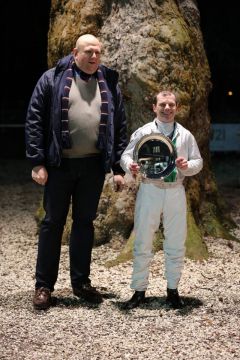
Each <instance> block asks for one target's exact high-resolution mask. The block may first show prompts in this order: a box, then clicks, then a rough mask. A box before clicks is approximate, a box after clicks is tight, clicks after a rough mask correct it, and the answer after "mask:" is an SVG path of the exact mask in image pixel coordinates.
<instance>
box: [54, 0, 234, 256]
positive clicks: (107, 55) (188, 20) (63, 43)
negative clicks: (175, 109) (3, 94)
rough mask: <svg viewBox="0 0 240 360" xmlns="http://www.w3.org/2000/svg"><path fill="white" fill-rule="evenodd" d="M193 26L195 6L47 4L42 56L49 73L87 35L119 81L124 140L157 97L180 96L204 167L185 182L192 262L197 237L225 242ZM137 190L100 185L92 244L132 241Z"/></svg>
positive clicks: (152, 1) (182, 118)
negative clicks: (171, 93) (162, 93)
mask: <svg viewBox="0 0 240 360" xmlns="http://www.w3.org/2000/svg"><path fill="white" fill-rule="evenodd" d="M199 21H200V15H199V11H198V8H197V4H196V1H194V0H182V1H181V0H178V1H177V0H176V1H174V0H144V1H142V0H140V1H139V0H129V1H126V0H119V1H117V0H116V1H111V0H105V1H104V0H89V1H83V0H52V9H51V23H50V30H49V49H48V59H49V66H53V65H54V64H55V63H56V61H57V60H58V58H59V57H61V56H64V55H67V54H68V53H69V52H71V50H72V48H73V47H74V46H75V42H76V39H77V38H78V37H79V36H80V35H82V34H84V33H92V34H94V35H95V36H97V37H98V38H99V39H100V40H101V41H102V43H103V45H104V53H103V57H102V60H103V61H102V62H103V63H105V64H106V65H108V66H110V67H112V68H115V69H116V70H117V71H118V72H119V74H120V85H121V89H122V92H123V94H124V98H125V107H126V113H127V119H128V130H129V134H130V133H132V132H133V131H134V130H135V129H136V128H138V127H139V126H140V125H143V124H144V123H146V122H149V121H151V120H152V119H153V113H152V96H153V95H154V94H155V93H156V92H157V91H159V90H160V89H163V88H165V89H166V88H168V89H172V90H175V91H176V92H177V93H178V94H179V96H180V103H181V110H180V112H179V116H178V121H179V122H180V123H181V124H183V125H184V126H185V127H186V128H188V129H189V130H190V131H191V132H192V133H193V134H194V136H195V137H196V140H197V142H198V145H199V148H200V151H201V154H202V156H203V159H204V168H203V170H202V171H201V173H200V174H199V175H197V176H195V177H192V178H189V179H188V180H187V181H186V188H187V197H188V239H187V255H189V256H190V257H192V258H195V259H201V258H204V257H206V256H207V251H206V247H205V244H204V242H203V235H205V234H208V235H212V236H223V237H228V232H227V231H226V228H225V227H224V226H223V225H224V224H226V221H225V222H223V220H222V219H223V218H222V215H223V211H222V204H221V203H220V202H219V198H218V192H217V186H216V182H215V179H214V177H213V174H212V172H211V169H210V157H209V132H210V117H209V113H208V95H209V91H210V89H211V82H210V70H209V65H208V61H207V57H206V54H205V50H204V44H203V38H202V33H201V29H200V24H199ZM135 190H136V186H135V185H134V184H132V183H131V184H130V190H129V189H128V190H125V191H124V192H123V193H122V194H120V195H116V194H115V193H114V192H113V191H112V190H111V186H110V183H109V181H108V180H107V181H106V185H105V190H104V192H103V195H102V198H101V203H100V206H99V212H98V214H99V215H98V218H97V220H96V241H97V242H98V243H103V242H106V241H109V240H110V238H111V240H112V241H113V239H115V238H117V239H118V240H119V239H120V240H121V241H123V242H124V240H126V238H128V237H130V240H129V241H130V242H131V241H132V236H130V234H131V230H132V226H133V207H134V199H135V194H136V191H135ZM103 215H104V216H103ZM124 253H127V257H128V256H129V252H128V251H125V252H124Z"/></svg>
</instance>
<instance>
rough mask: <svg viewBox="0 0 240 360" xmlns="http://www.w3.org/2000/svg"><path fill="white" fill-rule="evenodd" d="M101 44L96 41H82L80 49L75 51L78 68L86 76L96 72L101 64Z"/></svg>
mask: <svg viewBox="0 0 240 360" xmlns="http://www.w3.org/2000/svg"><path fill="white" fill-rule="evenodd" d="M100 55H101V44H100V43H99V42H98V41H97V39H96V40H94V39H93V40H91V41H90V40H89V41H82V42H81V44H79V46H78V48H74V49H73V56H74V59H75V63H76V65H77V67H78V68H79V69H80V70H82V71H84V72H85V73H86V74H93V73H95V72H96V70H97V68H98V65H99V63H100Z"/></svg>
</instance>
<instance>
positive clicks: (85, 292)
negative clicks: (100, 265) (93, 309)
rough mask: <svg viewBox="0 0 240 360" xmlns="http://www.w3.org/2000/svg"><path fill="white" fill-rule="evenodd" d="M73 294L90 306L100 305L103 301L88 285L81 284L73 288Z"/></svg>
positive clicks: (98, 293) (93, 288) (94, 289)
mask: <svg viewBox="0 0 240 360" xmlns="http://www.w3.org/2000/svg"><path fill="white" fill-rule="evenodd" d="M73 294H74V295H76V296H77V297H79V298H81V299H83V300H85V301H88V302H90V303H92V304H100V303H101V302H102V301H103V298H102V295H101V294H100V292H99V291H97V289H96V288H95V287H93V286H92V285H91V284H90V283H86V284H81V285H80V286H79V287H74V288H73Z"/></svg>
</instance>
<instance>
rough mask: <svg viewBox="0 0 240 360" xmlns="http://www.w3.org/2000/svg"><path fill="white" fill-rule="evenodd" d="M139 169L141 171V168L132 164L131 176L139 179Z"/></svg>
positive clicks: (130, 168)
mask: <svg viewBox="0 0 240 360" xmlns="http://www.w3.org/2000/svg"><path fill="white" fill-rule="evenodd" d="M139 169H140V166H139V165H138V164H137V163H135V162H133V163H131V165H130V166H129V170H130V171H131V174H132V176H133V177H134V178H136V177H137V174H138V172H139Z"/></svg>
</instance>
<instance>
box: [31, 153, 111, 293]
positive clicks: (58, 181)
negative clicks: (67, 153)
mask: <svg viewBox="0 0 240 360" xmlns="http://www.w3.org/2000/svg"><path fill="white" fill-rule="evenodd" d="M104 178H105V174H104V170H103V168H102V165H101V160H100V157H88V158H78V159H63V160H62V164H61V166H60V167H59V168H53V167H52V168H49V169H48V181H47V184H46V186H45V191H44V203H43V206H44V210H45V212H46V215H45V217H44V219H43V221H42V224H41V228H40V234H39V243H38V256H37V265H36V288H39V287H42V286H43V287H47V288H49V289H50V290H51V291H53V290H54V285H55V283H56V281H57V276H58V268H59V261H60V252H61V240H62V234H63V229H64V225H65V222H66V218H67V214H68V210H69V207H70V204H71V202H72V228H71V234H70V244H69V256H70V277H71V284H72V286H73V287H77V286H79V285H80V284H81V283H85V282H90V279H89V275H90V264H91V253H92V247H93V241H94V228H93V220H94V219H95V218H96V212H97V207H98V202H99V198H100V195H101V192H102V188H103V184H104Z"/></svg>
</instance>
